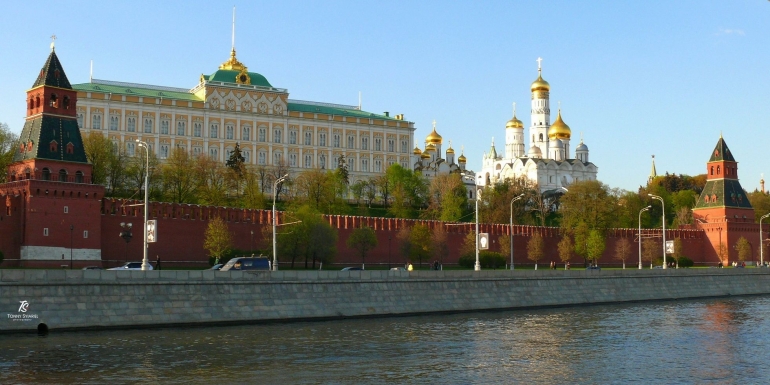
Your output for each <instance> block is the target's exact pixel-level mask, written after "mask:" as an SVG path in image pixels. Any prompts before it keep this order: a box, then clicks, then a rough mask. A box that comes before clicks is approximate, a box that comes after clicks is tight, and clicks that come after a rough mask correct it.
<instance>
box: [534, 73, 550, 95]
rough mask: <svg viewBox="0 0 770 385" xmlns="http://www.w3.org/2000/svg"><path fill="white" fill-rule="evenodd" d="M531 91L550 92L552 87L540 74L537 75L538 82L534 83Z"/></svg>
mask: <svg viewBox="0 0 770 385" xmlns="http://www.w3.org/2000/svg"><path fill="white" fill-rule="evenodd" d="M530 90H531V91H532V92H535V91H550V90H551V85H550V84H548V82H547V81H545V80H543V76H541V75H540V74H538V75H537V80H535V81H534V82H532V86H531V87H530Z"/></svg>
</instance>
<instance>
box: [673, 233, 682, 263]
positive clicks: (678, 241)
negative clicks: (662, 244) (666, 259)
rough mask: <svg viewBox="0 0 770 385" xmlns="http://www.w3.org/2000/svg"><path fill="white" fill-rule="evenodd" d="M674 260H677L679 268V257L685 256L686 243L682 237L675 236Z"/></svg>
mask: <svg viewBox="0 0 770 385" xmlns="http://www.w3.org/2000/svg"><path fill="white" fill-rule="evenodd" d="M672 257H674V261H676V268H677V269H678V268H679V259H680V258H682V257H684V244H683V243H682V238H674V255H672Z"/></svg>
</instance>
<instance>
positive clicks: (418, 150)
mask: <svg viewBox="0 0 770 385" xmlns="http://www.w3.org/2000/svg"><path fill="white" fill-rule="evenodd" d="M412 154H415V155H420V154H422V150H420V148H419V147H417V146H415V147H414V151H412Z"/></svg>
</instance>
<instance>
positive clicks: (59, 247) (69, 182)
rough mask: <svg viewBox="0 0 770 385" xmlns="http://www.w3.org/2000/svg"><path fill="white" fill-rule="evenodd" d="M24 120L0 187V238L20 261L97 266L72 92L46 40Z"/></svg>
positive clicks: (89, 189) (95, 215) (95, 189)
mask: <svg viewBox="0 0 770 385" xmlns="http://www.w3.org/2000/svg"><path fill="white" fill-rule="evenodd" d="M25 106H26V110H27V117H26V121H25V123H24V128H23V129H22V131H21V135H20V136H19V142H18V144H17V146H16V150H15V153H14V157H13V163H11V165H10V166H9V167H8V170H7V173H8V174H7V179H6V180H8V182H7V183H4V184H2V185H0V198H2V200H3V201H5V210H3V212H2V214H0V220H1V221H0V227H2V229H0V232H2V233H3V234H4V237H5V234H9V235H10V236H9V237H7V238H6V239H5V240H4V241H2V242H0V251H4V253H5V255H6V258H7V259H9V260H16V261H18V263H15V264H17V265H21V266H50V267H53V266H55V267H60V266H62V265H67V266H74V267H76V266H78V265H83V264H85V263H89V264H93V263H94V262H97V261H98V264H101V225H100V216H101V198H102V196H103V192H104V187H103V186H100V185H94V184H91V174H92V169H93V167H92V165H91V164H90V163H89V162H88V158H87V157H86V152H85V149H84V148H83V139H82V137H81V135H80V129H79V127H78V123H77V114H76V111H77V108H76V106H77V92H76V91H75V90H73V89H72V87H71V86H70V82H69V80H68V79H67V75H66V74H65V73H64V68H63V67H62V65H61V63H60V62H59V58H58V57H57V56H56V51H55V49H54V45H53V43H52V44H51V53H50V54H49V55H48V59H47V60H46V62H45V64H44V65H43V68H42V69H40V72H39V73H38V75H37V79H36V80H35V82H34V83H33V85H32V88H31V89H30V90H29V91H27V98H26V102H25ZM2 230H4V231H5V232H4V231H2Z"/></svg>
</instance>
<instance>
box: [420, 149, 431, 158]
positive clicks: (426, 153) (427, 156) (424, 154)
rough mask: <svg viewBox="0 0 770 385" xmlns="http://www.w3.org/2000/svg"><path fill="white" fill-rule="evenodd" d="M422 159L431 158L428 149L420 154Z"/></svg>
mask: <svg viewBox="0 0 770 385" xmlns="http://www.w3.org/2000/svg"><path fill="white" fill-rule="evenodd" d="M420 159H430V154H428V151H425V152H423V153H422V155H420Z"/></svg>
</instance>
